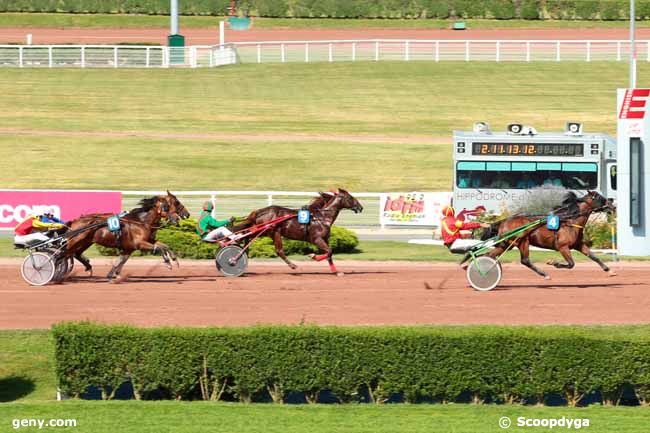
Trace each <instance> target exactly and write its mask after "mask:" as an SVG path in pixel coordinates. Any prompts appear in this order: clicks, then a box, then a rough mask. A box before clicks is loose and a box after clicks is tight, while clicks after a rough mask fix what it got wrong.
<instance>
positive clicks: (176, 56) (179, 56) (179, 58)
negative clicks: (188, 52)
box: [167, 35, 185, 65]
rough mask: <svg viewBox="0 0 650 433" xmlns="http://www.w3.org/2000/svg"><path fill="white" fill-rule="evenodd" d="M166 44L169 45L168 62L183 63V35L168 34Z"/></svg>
mask: <svg viewBox="0 0 650 433" xmlns="http://www.w3.org/2000/svg"><path fill="white" fill-rule="evenodd" d="M167 46H168V47H169V64H170V65H183V64H185V36H183V35H169V36H167Z"/></svg>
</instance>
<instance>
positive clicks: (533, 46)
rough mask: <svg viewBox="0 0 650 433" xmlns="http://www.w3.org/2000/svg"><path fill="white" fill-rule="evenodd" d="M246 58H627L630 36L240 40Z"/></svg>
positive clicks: (240, 54) (644, 51)
mask: <svg viewBox="0 0 650 433" xmlns="http://www.w3.org/2000/svg"><path fill="white" fill-rule="evenodd" d="M232 46H233V47H234V49H235V50H236V51H237V58H238V60H239V61H241V62H242V63H268V62H340V61H352V62H354V61H382V60H393V61H417V60H420V61H433V62H442V61H465V62H470V61H492V62H507V61H516V62H533V61H557V62H559V61H586V62H591V61H621V60H624V59H627V57H628V56H629V48H630V43H629V41H626V40H620V41H619V40H453V39H446V40H417V39H408V40H394V39H372V40H331V41H274V42H235V43H233V44H232ZM635 46H636V49H637V53H638V58H639V60H644V61H650V41H648V40H640V41H636V44H635Z"/></svg>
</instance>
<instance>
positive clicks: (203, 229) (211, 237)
mask: <svg viewBox="0 0 650 433" xmlns="http://www.w3.org/2000/svg"><path fill="white" fill-rule="evenodd" d="M212 209H214V207H213V205H212V202H211V201H206V202H205V203H203V212H201V215H200V216H199V219H198V221H197V222H196V232H197V233H198V234H199V236H201V240H203V241H205V242H217V241H219V240H220V239H223V238H225V237H228V238H230V236H231V235H232V232H231V231H230V230H228V228H227V227H226V225H228V224H230V223H232V222H233V221H234V218H231V219H229V220H216V219H214V218H212ZM230 239H232V238H230Z"/></svg>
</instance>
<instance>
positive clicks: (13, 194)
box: [0, 190, 122, 229]
mask: <svg viewBox="0 0 650 433" xmlns="http://www.w3.org/2000/svg"><path fill="white" fill-rule="evenodd" d="M121 208H122V194H121V193H120V192H110V191H109V192H106V191H17V190H0V229H12V228H14V227H15V226H16V225H17V224H18V223H20V222H21V221H22V220H24V219H25V218H26V217H27V216H29V215H41V214H44V213H51V214H53V215H54V216H56V217H57V218H60V219H62V220H64V221H69V220H71V219H74V218H77V217H79V216H80V215H83V214H89V213H118V212H120V210H121Z"/></svg>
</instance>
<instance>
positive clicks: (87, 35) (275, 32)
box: [0, 18, 650, 45]
mask: <svg viewBox="0 0 650 433" xmlns="http://www.w3.org/2000/svg"><path fill="white" fill-rule="evenodd" d="M28 33H30V34H32V43H34V44H70V43H73V44H109V45H110V44H117V43H120V42H130V43H135V42H147V43H158V44H162V45H166V44H167V34H168V33H169V30H168V29H167V28H154V29H151V28H148V29H80V28H60V29H52V28H29V27H27V28H26V27H18V28H10V27H5V28H0V43H9V42H11V43H24V42H25V40H26V35H27V34H28ZM181 33H182V34H183V35H184V36H185V43H186V44H187V45H214V44H218V43H219V31H218V20H217V19H216V18H215V27H214V29H190V28H187V29H181ZM636 37H637V38H638V39H650V29H646V28H643V29H637V33H636ZM225 38H226V42H257V41H314V40H349V39H483V40H485V39H500V40H521V39H532V40H537V39H543V40H549V39H562V40H567V39H576V40H583V39H590V40H597V39H628V38H629V34H628V30H627V29H624V28H620V29H495V30H490V29H477V30H472V29H469V30H464V31H454V30H436V29H370V28H366V29H256V28H254V27H253V28H252V29H250V30H246V31H233V30H226V34H225Z"/></svg>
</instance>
